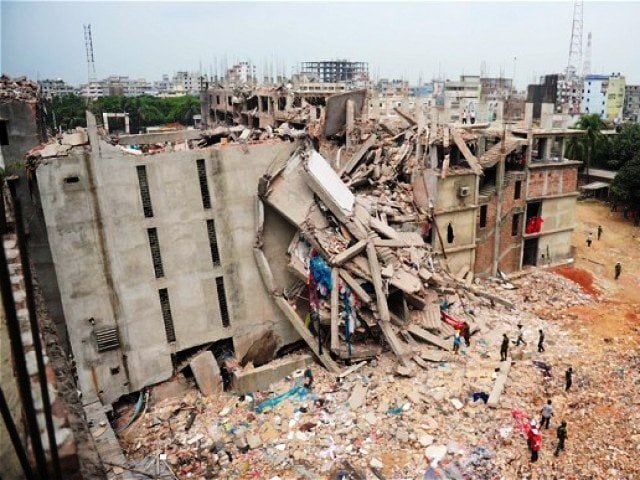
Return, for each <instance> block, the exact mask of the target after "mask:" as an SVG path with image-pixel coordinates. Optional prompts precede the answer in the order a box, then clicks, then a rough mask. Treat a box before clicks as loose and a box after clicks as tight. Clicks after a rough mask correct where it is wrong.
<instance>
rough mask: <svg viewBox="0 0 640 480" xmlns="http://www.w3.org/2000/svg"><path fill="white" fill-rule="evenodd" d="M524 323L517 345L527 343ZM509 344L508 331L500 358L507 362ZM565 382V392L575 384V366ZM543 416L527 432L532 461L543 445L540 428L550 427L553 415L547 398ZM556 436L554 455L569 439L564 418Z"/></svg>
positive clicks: (541, 347)
mask: <svg viewBox="0 0 640 480" xmlns="http://www.w3.org/2000/svg"><path fill="white" fill-rule="evenodd" d="M522 327H523V325H522V324H518V336H517V338H516V341H515V342H513V343H514V344H515V345H516V346H519V345H522V344H523V345H526V344H527V342H526V341H525V340H524V331H523V329H522ZM538 333H539V335H538V352H539V353H542V352H544V351H545V350H544V338H545V337H544V331H543V330H542V329H539V330H538ZM509 344H510V340H509V337H508V335H507V334H506V333H504V334H503V335H502V344H501V345H500V360H501V361H503V362H505V361H507V358H508V353H509ZM564 380H565V384H564V389H565V392H567V391H569V389H570V388H571V385H572V384H573V367H569V368H568V369H567V370H566V371H565V376H564ZM540 413H541V418H540V428H538V425H537V423H536V421H535V420H531V423H530V425H529V426H528V427H529V428H528V429H527V430H526V434H527V445H528V447H529V451H530V452H531V461H532V462H536V461H537V460H538V452H539V450H540V447H541V445H542V434H541V432H540V429H542V428H546V429H549V425H550V422H551V417H552V416H553V406H552V404H551V400H547V403H546V404H545V405H544V406H543V407H542V410H541V412H540ZM556 436H557V438H558V445H557V446H556V450H555V453H554V455H555V456H558V455H559V454H560V451H561V450H564V442H565V440H566V439H567V422H566V421H565V420H563V421H562V422H561V423H560V426H558V428H557V429H556Z"/></svg>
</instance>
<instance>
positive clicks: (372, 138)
mask: <svg viewBox="0 0 640 480" xmlns="http://www.w3.org/2000/svg"><path fill="white" fill-rule="evenodd" d="M377 139H378V137H377V136H376V134H375V133H372V134H371V135H369V138H367V139H366V140H365V142H364V143H363V144H362V146H361V147H360V149H359V150H358V151H357V152H356V153H354V154H353V156H352V157H351V158H350V159H349V160H348V161H347V162H346V163H345V164H344V167H342V168H341V169H340V171H339V172H338V175H341V176H342V174H344V173H346V174H347V175H349V174H350V173H351V172H352V170H353V169H354V168H356V167H357V166H358V163H360V160H362V157H364V154H365V153H367V152H368V151H369V149H370V148H371V147H373V145H374V144H375V143H376V140H377Z"/></svg>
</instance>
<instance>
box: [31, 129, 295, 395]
mask: <svg viewBox="0 0 640 480" xmlns="http://www.w3.org/2000/svg"><path fill="white" fill-rule="evenodd" d="M90 136H91V137H92V150H93V153H92V155H93V158H92V159H86V156H85V155H75V154H74V155H72V156H70V157H67V158H58V159H54V160H52V161H47V162H45V163H43V164H42V165H41V166H40V168H39V169H38V180H39V182H40V190H41V195H42V203H43V209H44V212H45V217H46V219H47V225H48V228H49V231H50V241H51V245H52V250H53V252H54V259H55V265H56V271H57V274H58V278H59V281H60V289H61V292H62V297H63V305H64V310H65V316H66V318H67V322H68V325H69V333H70V337H71V341H72V344H73V348H74V353H75V355H76V359H77V362H78V365H79V370H82V371H79V375H80V383H81V386H82V389H83V390H98V393H100V392H101V394H100V397H101V399H102V400H103V401H105V402H112V401H114V400H115V399H117V398H118V396H120V395H121V394H122V393H126V392H127V391H136V390H139V389H141V388H142V387H144V386H146V385H150V384H153V383H156V382H159V381H162V380H165V379H167V378H169V376H170V375H171V374H172V372H173V368H172V359H171V354H172V353H173V352H180V351H183V350H185V349H189V348H192V347H197V346H200V345H204V344H207V343H209V342H214V341H217V340H220V339H224V338H230V337H232V338H233V342H234V347H235V350H236V354H237V356H238V357H239V358H242V357H243V356H244V354H245V353H246V352H247V351H248V350H249V349H250V347H251V346H252V344H253V342H255V341H257V340H259V338H260V336H259V335H257V334H258V333H259V332H265V331H267V330H269V329H273V331H274V334H275V336H276V341H277V346H278V347H279V346H282V345H284V344H286V343H291V342H292V341H295V340H296V339H297V336H296V335H295V333H294V332H293V329H292V328H291V327H290V326H289V323H288V322H287V321H286V319H284V318H283V317H282V314H281V313H280V312H279V310H278V309H277V308H276V306H275V304H274V303H273V301H272V300H271V298H270V297H269V295H268V293H267V292H266V290H265V288H264V285H263V283H262V280H261V278H260V276H259V274H258V270H257V268H256V264H255V260H254V256H253V246H254V242H255V211H254V203H255V196H256V193H257V185H258V179H259V177H260V176H261V175H262V174H263V173H264V171H266V169H267V168H268V166H269V165H270V164H271V163H272V162H273V161H274V160H277V159H278V158H282V157H285V158H286V157H288V156H289V155H290V154H291V151H292V150H293V149H294V148H295V144H292V143H289V142H275V143H271V144H261V145H252V146H249V147H248V150H246V149H247V147H245V146H240V145H238V146H235V145H234V146H226V147H224V148H220V149H210V150H191V151H185V152H172V153H163V154H157V155H149V156H131V155H128V154H126V153H124V152H122V151H121V150H120V149H119V148H117V147H114V146H111V145H108V144H107V143H105V142H102V141H98V140H97V138H95V137H94V136H93V135H90ZM245 152H246V153H245ZM83 159H84V160H83ZM198 159H203V160H204V161H205V166H206V172H207V183H208V186H209V192H210V196H211V208H210V209H207V208H204V207H203V203H202V197H201V192H200V186H199V177H198V170H197V166H196V165H197V164H196V161H197V160H198ZM85 160H86V161H85ZM83 162H84V166H83ZM87 165H88V166H89V168H86V166H87ZM138 165H145V167H146V171H147V178H148V183H149V191H150V197H151V203H152V207H153V217H151V218H145V217H144V215H143V208H142V201H141V198H140V187H139V182H138V174H137V169H136V167H137V166H138ZM70 172H74V175H77V176H79V177H80V182H78V183H75V184H66V183H65V182H64V177H65V176H68V175H70V174H71V173H70ZM91 183H93V188H94V192H95V194H93V193H92V192H91ZM69 185H74V186H76V187H75V188H77V189H78V190H77V191H73V192H69V191H68V189H69ZM65 186H66V187H65ZM82 212H85V213H84V216H81V214H82ZM209 219H213V220H214V221H215V226H216V236H217V242H218V249H219V253H220V265H219V266H217V265H214V264H213V261H212V257H211V250H210V246H209V237H208V232H207V220H209ZM148 228H156V229H157V233H158V240H159V245H160V252H161V256H162V263H163V267H164V277H162V278H155V273H154V267H153V262H152V257H151V251H150V247H149V240H148V235H147V229H148ZM287 235H288V232H287ZM101 236H102V238H101ZM217 277H222V278H223V279H224V286H225V293H226V298H227V304H228V311H229V316H230V325H229V326H228V327H223V325H222V319H221V316H220V312H219V303H218V295H217V289H216V278H217ZM89 285H91V286H92V288H87V286H89ZM162 288H166V289H167V291H168V294H169V301H170V306H171V313H172V319H173V325H174V328H175V336H176V341H175V342H172V343H169V342H168V341H167V337H166V334H165V326H164V321H163V316H162V312H161V307H160V300H159V295H158V290H159V289H162ZM98 293H99V294H98ZM92 316H93V317H94V318H96V321H97V319H98V318H100V319H104V322H105V324H107V325H117V326H118V328H119V332H120V340H121V344H122V352H119V351H117V350H115V351H111V352H105V353H97V351H96V348H95V342H93V341H92V340H91V326H90V324H89V323H88V322H87V318H89V317H92ZM101 321H103V320H101ZM102 358H111V359H110V361H103V362H97V361H96V359H97V360H99V359H102ZM118 358H119V359H120V360H122V363H121V365H122V368H120V369H119V370H118V373H115V374H114V373H113V370H112V369H113V368H117V367H118V365H120V364H118V363H115V361H116V359H118ZM150 359H152V361H150ZM92 370H93V372H95V373H93V372H92ZM127 376H128V379H127V378H126V377H127ZM96 377H97V379H98V380H97V383H98V385H97V386H95V385H94V383H95V382H94V381H93V380H92V378H96ZM127 381H128V383H127ZM123 390H124V392H123Z"/></svg>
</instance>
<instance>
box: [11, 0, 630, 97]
mask: <svg viewBox="0 0 640 480" xmlns="http://www.w3.org/2000/svg"><path fill="white" fill-rule="evenodd" d="M572 12H573V3H572V2H555V3H552V2H543V3H533V2H510V3H488V2H487V3H484V2H472V3H461V2H453V3H445V4H443V3H266V2H259V3H244V2H234V3H205V2H194V3H189V2H184V3H173V2H144V3H140V2H22V1H21V2H16V1H2V2H1V3H0V22H1V27H2V29H1V30H2V34H1V35H2V38H1V40H2V44H1V45H2V46H1V57H0V65H1V67H2V68H1V70H2V73H6V74H9V75H27V76H29V77H31V78H33V79H45V78H54V79H55V78H62V79H63V80H65V81H67V82H69V83H71V84H73V85H80V84H83V83H86V81H87V66H86V57H85V46H84V37H83V24H85V23H91V25H92V30H93V43H94V51H95V63H96V74H97V75H96V76H97V78H105V77H108V76H109V75H126V76H129V77H131V78H144V79H146V80H148V81H151V82H153V81H155V80H160V79H161V78H162V75H163V74H169V75H171V74H173V73H174V72H176V71H199V70H202V72H203V73H207V74H214V75H215V74H216V73H217V74H218V75H221V74H223V73H224V72H223V70H224V67H225V64H226V67H231V66H232V65H233V64H234V63H237V62H239V61H251V62H252V63H253V64H255V65H256V69H257V72H258V78H259V79H261V78H262V77H263V75H264V70H265V66H268V65H273V66H274V68H276V70H277V71H280V72H281V71H282V69H283V67H284V70H285V74H286V75H287V76H290V75H291V74H292V73H293V72H294V71H295V69H296V66H297V64H299V63H300V62H303V61H308V60H324V59H336V58H346V59H349V60H352V61H364V62H368V63H369V69H370V74H371V77H372V78H405V79H407V80H409V81H410V82H411V83H413V84H415V83H417V81H418V79H420V78H421V79H422V80H423V81H429V80H431V79H432V78H437V77H444V78H448V79H451V80H453V79H457V78H458V77H459V76H460V75H461V74H480V73H481V69H482V65H483V64H484V66H485V73H486V74H487V75H488V76H499V75H500V74H502V75H504V76H505V77H510V78H511V77H514V72H515V78H514V80H515V84H516V86H517V88H518V89H519V90H522V89H524V88H526V85H527V84H529V83H533V82H537V80H538V78H539V77H540V76H541V75H544V74H548V73H560V72H562V71H564V69H565V68H566V65H567V60H568V50H569V39H570V35H571V19H572ZM632 18H640V3H638V2H636V3H630V2H627V3H596V2H593V3H591V2H587V3H585V5H584V43H585V48H586V36H587V33H588V32H592V33H593V47H592V58H591V66H592V67H591V71H592V72H594V73H603V74H610V73H612V72H616V73H617V72H621V73H622V74H624V75H625V76H626V77H627V83H628V84H629V83H631V84H632V83H640V62H638V60H637V52H634V49H635V47H634V46H635V45H637V44H640V32H639V31H638V30H637V29H635V30H632V29H624V25H623V23H624V20H625V19H632ZM623 29H624V32H625V33H624V37H621V33H620V32H621V31H622V30H623ZM514 58H515V61H514Z"/></svg>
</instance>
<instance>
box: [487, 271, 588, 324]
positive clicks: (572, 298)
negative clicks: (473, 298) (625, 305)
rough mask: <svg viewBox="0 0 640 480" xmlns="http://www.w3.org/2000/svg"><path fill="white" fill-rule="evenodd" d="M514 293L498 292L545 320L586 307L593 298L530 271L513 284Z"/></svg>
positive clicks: (553, 277) (554, 276)
mask: <svg viewBox="0 0 640 480" xmlns="http://www.w3.org/2000/svg"><path fill="white" fill-rule="evenodd" d="M513 285H514V286H516V287H517V289H513V290H512V289H509V288H502V286H501V285H498V288H499V289H502V290H503V292H502V293H501V294H502V295H503V296H504V298H506V299H507V300H509V301H511V302H512V303H513V304H514V305H517V306H518V307H519V308H522V309H524V310H529V311H532V312H534V313H536V314H540V315H544V316H545V317H546V318H553V319H555V318H557V316H558V315H559V314H560V312H561V311H562V310H563V309H564V308H567V307H573V306H577V305H587V304H591V303H593V302H594V298H593V297H592V296H591V295H589V294H588V293H585V292H584V290H583V289H582V288H581V286H580V285H578V284H577V283H575V282H572V281H571V280H568V279H566V278H564V277H562V276H560V275H557V274H554V273H551V272H549V271H546V270H532V271H531V272H530V273H528V274H527V275H524V276H522V277H520V278H519V279H518V280H514V281H513Z"/></svg>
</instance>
